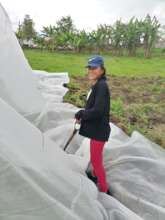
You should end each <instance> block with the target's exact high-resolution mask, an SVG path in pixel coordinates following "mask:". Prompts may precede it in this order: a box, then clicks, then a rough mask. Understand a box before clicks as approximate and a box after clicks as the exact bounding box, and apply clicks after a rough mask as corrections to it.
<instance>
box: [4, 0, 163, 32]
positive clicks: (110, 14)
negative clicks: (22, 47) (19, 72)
mask: <svg viewBox="0 0 165 220" xmlns="http://www.w3.org/2000/svg"><path fill="white" fill-rule="evenodd" d="M0 2H1V3H2V5H3V7H4V8H5V9H6V11H7V12H8V14H9V16H10V18H11V21H12V24H13V27H14V29H15V28H16V26H17V25H18V22H19V21H22V20H23V17H24V15H25V14H29V15H30V16H31V18H33V20H34V22H35V27H36V29H37V30H38V31H39V30H41V29H42V26H46V25H50V24H52V25H54V24H55V22H56V21H57V20H59V19H60V18H61V17H62V16H66V15H71V17H72V19H73V21H74V24H75V25H76V27H77V28H79V29H86V30H91V29H94V28H96V27H97V25H98V24H100V23H102V24H103V23H106V24H113V22H114V21H115V20H116V19H118V18H122V19H123V20H124V21H127V20H128V19H129V18H130V17H132V16H136V17H138V18H142V17H144V16H145V15H146V14H147V13H149V14H150V15H156V16H157V18H158V19H159V21H160V22H161V23H162V24H165V0H115V1H114V0H81V1H80V0H58V1H57V0H46V1H45V0H26V1H25V0H0Z"/></svg>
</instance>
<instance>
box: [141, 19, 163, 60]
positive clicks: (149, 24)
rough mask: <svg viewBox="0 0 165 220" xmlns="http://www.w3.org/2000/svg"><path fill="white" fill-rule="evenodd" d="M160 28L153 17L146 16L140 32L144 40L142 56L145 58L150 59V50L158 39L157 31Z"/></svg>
mask: <svg viewBox="0 0 165 220" xmlns="http://www.w3.org/2000/svg"><path fill="white" fill-rule="evenodd" d="M159 27H160V24H159V21H158V20H157V18H156V17H155V16H154V17H153V18H151V17H150V15H147V16H146V18H145V19H144V21H143V22H142V32H143V39H144V56H145V57H146V58H149V57H151V49H152V48H153V47H154V45H155V42H156V40H157V37H158V29H159Z"/></svg>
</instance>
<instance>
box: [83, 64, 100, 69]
mask: <svg viewBox="0 0 165 220" xmlns="http://www.w3.org/2000/svg"><path fill="white" fill-rule="evenodd" d="M99 66H100V65H99V64H89V65H87V66H85V67H86V68H89V67H99Z"/></svg>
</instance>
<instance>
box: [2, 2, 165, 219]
mask: <svg viewBox="0 0 165 220" xmlns="http://www.w3.org/2000/svg"><path fill="white" fill-rule="evenodd" d="M0 33H1V35H0V51H1V53H0V67H1V68H0V220H54V219H58V220H66V219H67V220H84V219H89V220H164V219H165V184H164V183H165V174H164V170H165V151H164V150H163V149H162V148H161V147H160V146H158V145H156V144H154V143H152V142H150V141H149V140H148V139H146V138H145V137H144V136H143V135H141V134H140V133H139V132H137V131H134V132H133V133H132V135H131V137H129V136H127V135H126V134H125V133H124V132H123V131H122V130H121V129H119V128H118V127H117V126H115V125H114V124H113V123H111V128H112V131H111V135H110V138H109V141H108V142H107V143H106V145H105V148H104V152H103V153H104V154H103V156H104V165H105V169H106V175H107V179H108V183H109V186H110V187H111V190H112V192H113V197H111V196H109V195H106V194H105V193H101V192H99V191H98V189H97V187H96V186H95V185H94V183H93V182H91V181H90V180H89V179H88V178H87V177H86V175H85V170H86V168H87V165H88V162H89V159H90V154H89V139H88V138H84V137H82V136H80V135H78V134H77V135H76V136H75V137H74V139H73V140H72V142H71V144H70V145H69V146H68V149H67V152H68V154H67V153H66V152H64V151H63V147H64V145H65V143H66V141H67V139H68V137H69V135H70V134H71V133H72V130H73V127H74V114H75V112H76V111H77V110H78V108H77V107H76V106H73V105H71V104H69V103H64V102H63V96H64V95H65V93H66V92H67V88H65V87H64V86H63V84H64V83H68V82H69V77H68V74H67V73H47V72H45V71H39V70H35V71H33V70H32V69H31V68H30V66H29V64H28V62H27V61H26V59H25V57H24V55H23V52H22V50H21V48H20V46H19V44H18V41H17V39H16V37H15V35H14V33H13V31H12V29H11V24H10V21H9V18H8V16H7V14H6V12H5V10H4V9H3V7H2V6H1V5H0Z"/></svg>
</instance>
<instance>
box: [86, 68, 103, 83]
mask: <svg viewBox="0 0 165 220" xmlns="http://www.w3.org/2000/svg"><path fill="white" fill-rule="evenodd" d="M102 74H103V70H102V68H101V67H88V78H89V80H97V79H98V78H99V77H100V76H101V75H102Z"/></svg>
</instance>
